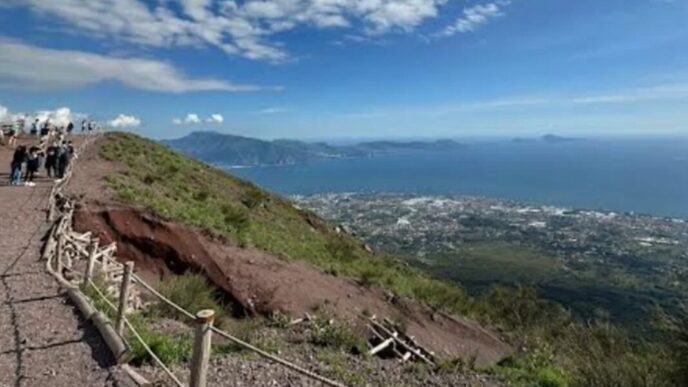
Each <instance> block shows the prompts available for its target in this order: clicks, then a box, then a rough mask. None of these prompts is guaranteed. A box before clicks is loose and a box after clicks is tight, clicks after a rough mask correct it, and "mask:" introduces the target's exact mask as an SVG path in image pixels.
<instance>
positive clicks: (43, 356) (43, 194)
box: [0, 139, 128, 387]
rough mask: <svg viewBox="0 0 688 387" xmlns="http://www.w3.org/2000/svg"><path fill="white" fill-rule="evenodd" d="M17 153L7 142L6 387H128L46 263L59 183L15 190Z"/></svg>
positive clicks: (0, 256)
mask: <svg viewBox="0 0 688 387" xmlns="http://www.w3.org/2000/svg"><path fill="white" fill-rule="evenodd" d="M32 143H33V142H31V141H30V140H27V139H24V140H20V144H25V145H28V144H32ZM11 156H12V150H10V149H8V148H7V147H5V146H2V145H0V171H1V173H0V214H2V215H1V216H2V219H1V220H0V387H6V386H7V387H9V386H16V387H19V386H27V387H32V386H56V387H62V386H65V387H66V386H123V385H128V384H126V383H128V381H127V380H126V378H125V377H123V376H122V375H120V374H119V373H118V372H117V371H116V370H115V368H114V367H113V360H112V358H111V356H110V353H109V351H108V349H107V347H106V346H105V344H104V343H103V342H102V340H101V338H100V336H99V335H98V333H97V331H95V329H94V328H93V327H92V326H90V324H88V323H85V322H84V321H83V320H81V318H80V317H79V316H78V315H77V312H76V310H75V309H74V308H73V307H72V306H71V305H69V304H68V303H67V301H66V297H65V295H64V293H63V292H62V291H61V290H60V289H59V288H58V286H57V283H56V282H55V280H54V279H53V278H52V277H51V276H50V275H48V274H47V273H46V272H45V269H44V263H43V262H40V261H39V257H40V250H41V247H42V239H43V238H44V236H45V235H46V233H47V231H48V224H47V223H46V221H45V219H46V213H45V209H46V206H47V202H48V195H49V193H50V189H51V184H52V181H51V180H48V179H47V178H45V177H43V176H44V175H41V177H40V178H39V179H38V180H37V184H36V186H35V187H23V186H22V187H12V186H9V185H8V184H7V183H8V176H7V175H8V170H9V164H10V159H11ZM41 172H42V171H41Z"/></svg>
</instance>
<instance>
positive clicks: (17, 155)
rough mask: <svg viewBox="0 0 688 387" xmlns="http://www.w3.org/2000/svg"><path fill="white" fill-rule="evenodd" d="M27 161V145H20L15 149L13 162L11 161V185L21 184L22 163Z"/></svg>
mask: <svg viewBox="0 0 688 387" xmlns="http://www.w3.org/2000/svg"><path fill="white" fill-rule="evenodd" d="M24 161H26V147H25V146H24V145H21V146H18V147H17V149H15V150H14V155H13V156H12V162H11V163H10V185H19V184H21V174H22V165H23V164H24Z"/></svg>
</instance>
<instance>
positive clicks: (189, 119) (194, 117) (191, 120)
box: [184, 113, 201, 124]
mask: <svg viewBox="0 0 688 387" xmlns="http://www.w3.org/2000/svg"><path fill="white" fill-rule="evenodd" d="M184 123H186V124H200V123H201V119H200V118H198V114H193V113H192V114H187V115H186V118H185V119H184Z"/></svg>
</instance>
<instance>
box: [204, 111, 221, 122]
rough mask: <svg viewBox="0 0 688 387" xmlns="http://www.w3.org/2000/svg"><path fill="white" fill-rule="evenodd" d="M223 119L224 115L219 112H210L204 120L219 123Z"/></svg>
mask: <svg viewBox="0 0 688 387" xmlns="http://www.w3.org/2000/svg"><path fill="white" fill-rule="evenodd" d="M224 120H225V118H224V117H222V115H221V114H217V113H216V114H211V115H210V117H208V118H206V119H205V122H208V123H211V124H221V123H223V122H224Z"/></svg>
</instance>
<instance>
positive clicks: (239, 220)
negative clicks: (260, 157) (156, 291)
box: [101, 133, 471, 313]
mask: <svg viewBox="0 0 688 387" xmlns="http://www.w3.org/2000/svg"><path fill="white" fill-rule="evenodd" d="M101 155H102V157H104V158H106V159H108V160H112V161H117V162H118V163H120V164H121V165H123V166H124V169H123V170H121V171H119V172H118V173H115V174H113V175H111V176H109V178H108V184H109V185H110V187H111V188H113V189H114V190H115V191H116V192H117V194H118V196H119V199H120V200H122V201H123V202H125V203H127V204H130V205H134V206H138V207H144V208H147V209H149V210H151V211H153V212H155V213H156V214H158V215H161V216H163V217H166V218H169V219H172V220H175V221H179V222H181V223H184V224H186V225H189V226H194V227H198V228H200V229H202V230H204V231H205V232H208V233H212V234H215V235H218V236H220V237H223V238H226V239H228V240H230V241H233V242H234V243H237V244H239V245H244V246H246V245H248V246H255V247H257V248H260V249H262V250H265V251H268V252H271V253H274V254H277V255H280V256H283V257H286V258H298V259H301V260H306V261H308V262H310V263H312V264H314V265H315V266H318V267H321V268H323V269H325V270H328V271H329V272H331V273H336V274H337V275H343V276H348V277H352V278H355V279H357V280H359V281H360V282H361V283H363V284H367V285H378V286H381V287H384V288H386V289H388V290H390V291H392V292H394V293H396V294H399V295H402V296H407V297H411V298H415V299H418V300H421V301H424V302H427V303H428V304H430V305H432V306H436V307H442V308H446V309H448V310H451V311H453V312H457V313H468V312H469V310H470V307H471V305H470V299H469V297H468V296H467V295H466V294H465V292H464V291H463V289H461V288H460V287H457V286H455V285H452V284H449V283H448V282H443V281H439V280H436V279H434V278H432V277H430V276H428V275H426V274H424V273H423V272H422V271H420V270H417V269H413V268H409V267H407V266H405V265H404V264H402V263H401V262H400V261H397V260H396V259H394V258H392V257H388V256H382V255H374V254H371V253H369V252H367V251H366V250H365V249H364V248H363V246H362V245H361V243H360V241H358V240H356V239H354V238H353V237H351V236H349V235H346V234H341V233H336V232H335V231H334V230H332V228H331V227H329V226H328V225H327V224H326V223H325V222H323V221H322V220H320V219H319V218H318V217H317V216H315V215H314V214H312V213H310V212H307V211H303V210H300V209H297V208H296V207H294V206H293V205H292V203H291V202H289V201H287V200H284V199H282V198H280V197H278V196H274V195H270V194H269V193H267V192H265V191H263V190H261V189H260V188H258V187H256V186H255V185H253V184H251V183H248V182H245V181H243V180H240V179H237V178H234V177H232V176H230V175H228V174H226V173H224V172H222V171H220V170H218V169H215V168H212V167H210V166H208V165H206V164H203V163H201V162H198V161H195V160H192V159H189V158H187V157H185V156H182V155H181V154H178V153H175V152H174V151H172V150H170V149H168V148H166V147H165V146H163V145H160V144H158V143H155V142H153V141H150V140H146V139H143V138H140V137H137V136H135V135H133V134H125V133H110V134H108V135H107V137H106V139H105V144H104V145H103V147H102V148H101Z"/></svg>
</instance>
